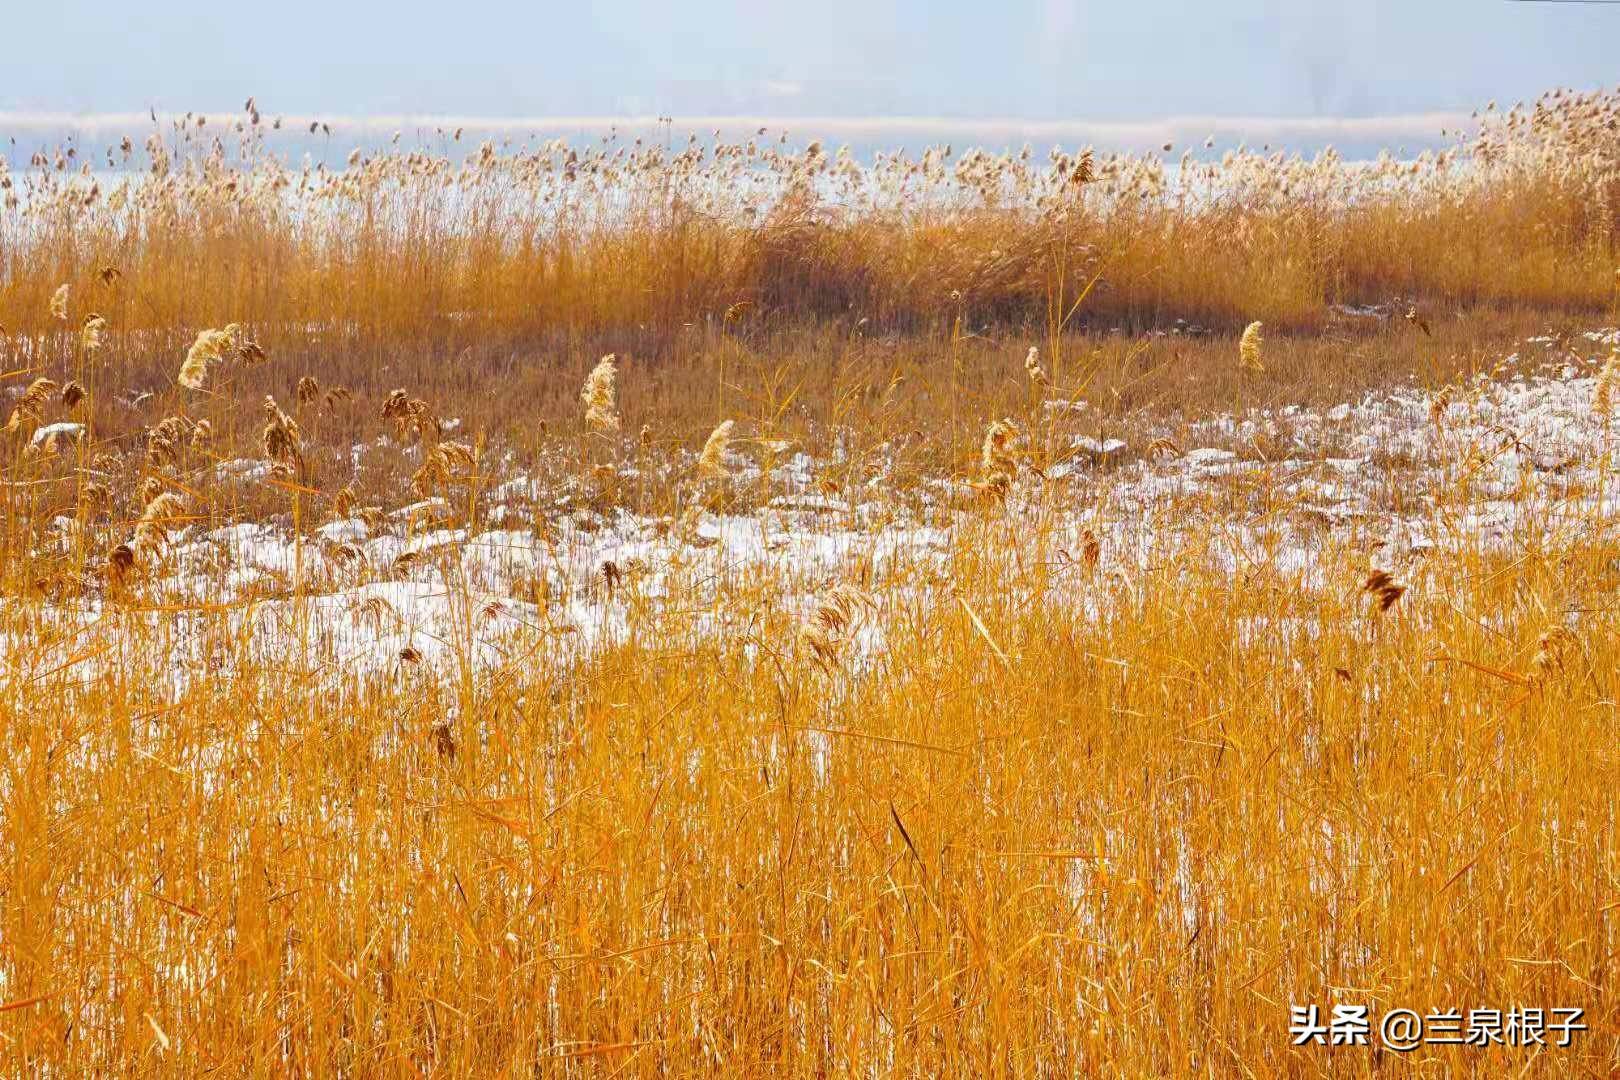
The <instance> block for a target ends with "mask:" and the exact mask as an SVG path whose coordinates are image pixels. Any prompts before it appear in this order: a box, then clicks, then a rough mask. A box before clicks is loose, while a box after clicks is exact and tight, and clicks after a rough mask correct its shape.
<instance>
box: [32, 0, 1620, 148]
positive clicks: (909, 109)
mask: <svg viewBox="0 0 1620 1080" xmlns="http://www.w3.org/2000/svg"><path fill="white" fill-rule="evenodd" d="M12 8H13V10H11V11H8V12H7V13H6V15H5V16H4V19H3V23H0V25H3V27H4V30H3V34H0V71H3V72H4V77H3V78H0V112H11V113H17V112H51V113H62V112H66V113H76V114H82V113H93V112H144V111H145V110H146V108H147V107H148V106H151V105H156V106H157V107H158V108H159V109H160V110H172V111H184V110H187V109H195V110H199V111H206V112H215V113H223V112H228V111H234V110H236V109H238V108H239V107H240V105H241V102H242V100H243V99H244V98H246V97H247V96H248V95H249V94H252V95H255V96H256V97H257V98H258V101H259V102H260V105H261V108H262V109H263V110H264V111H265V113H266V114H267V115H269V114H273V113H277V112H286V113H288V114H331V115H344V116H353V115H360V114H400V113H411V114H423V113H430V114H454V115H464V116H491V117H500V116H527V117H534V116H548V115H549V116H556V115H565V116H619V115H649V114H661V113H673V114H674V115H675V116H676V117H677V118H679V117H683V116H700V115H708V116H715V115H750V116H760V115H763V116H783V117H792V116H801V117H802V116H818V117H829V116H852V117H853V116H896V115H906V116H936V117H990V116H994V117H1022V118H1029V119H1071V118H1087V119H1094V120H1139V119H1144V118H1161V117H1169V116H1181V115H1189V114H1194V115H1244V116H1301V115H1308V116H1325V115H1339V116H1344V115H1353V116H1370V115H1389V114H1399V113H1410V112H1425V111H1432V110H1447V109H1456V108H1463V109H1467V108H1471V107H1472V106H1474V105H1476V104H1480V103H1482V102H1483V101H1485V100H1486V99H1489V98H1492V97H1495V98H1498V99H1501V100H1502V101H1503V103H1504V104H1507V103H1510V102H1511V101H1513V100H1515V99H1518V98H1527V97H1530V96H1533V95H1534V94H1536V93H1537V92H1539V91H1541V90H1543V89H1548V88H1551V87H1553V86H1556V85H1566V86H1577V87H1581V88H1592V87H1595V86H1598V85H1603V84H1609V85H1612V84H1613V83H1615V82H1616V81H1620V5H1612V6H1610V5H1598V4H1571V5H1564V4H1547V3H1513V2H1509V0H1364V2H1360V3H1329V2H1325V0H1227V2H1220V0H1204V2H1196V3H1191V2H1189V3H1171V2H1168V0H1134V2H1101V0H1096V2H1093V0H1000V2H997V0H991V2H988V3H987V2H982V0H972V2H970V0H937V2H933V3H929V2H924V0H810V2H794V3H773V2H762V0H702V2H689V3H679V2H663V0H623V2H619V3H602V4H562V3H550V2H544V3H519V2H515V0H508V2H500V0H432V2H419V0H398V2H395V3H389V4H379V3H371V2H352V0H281V2H279V3H276V2H272V3H265V4H251V3H229V2H218V0H215V2H210V3H206V4H204V3H197V2H195V0H143V2H141V3H135V4H131V3H127V2H124V0H120V2H118V3H107V2H85V0H54V2H46V3H32V4H16V5H12ZM0 134H3V132H0Z"/></svg>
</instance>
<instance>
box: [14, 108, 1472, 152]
mask: <svg viewBox="0 0 1620 1080" xmlns="http://www.w3.org/2000/svg"><path fill="white" fill-rule="evenodd" d="M188 115H190V116H192V117H194V118H195V117H198V116H201V117H204V118H206V119H207V121H208V122H209V123H210V124H214V123H219V122H224V123H228V124H229V125H231V126H232V127H234V125H235V123H236V122H237V121H239V120H242V119H244V118H245V116H246V114H245V113H243V112H240V111H237V112H229V113H207V112H198V111H194V112H192V113H189V114H187V113H179V112H159V113H157V118H158V123H159V124H160V125H161V126H163V127H165V128H168V127H170V126H172V123H173V121H176V120H180V119H183V118H184V117H186V116H188ZM261 115H263V117H264V120H263V122H262V123H261V125H260V126H261V127H262V128H264V129H265V130H269V129H270V125H271V122H272V121H273V120H274V119H277V118H279V119H280V120H281V121H282V125H283V126H282V128H281V131H282V132H283V133H285V134H288V135H298V136H302V137H303V138H306V139H307V138H309V137H310V135H309V132H308V130H307V129H308V127H309V125H310V124H311V123H314V124H326V125H328V126H329V127H331V128H332V131H331V137H332V138H334V139H335V138H341V137H343V136H345V135H355V136H357V137H360V138H367V139H374V138H377V137H384V138H391V137H392V136H393V135H394V134H395V133H396V132H398V133H405V132H412V133H414V134H417V135H418V136H420V135H422V134H423V133H425V132H428V131H432V132H435V133H437V132H445V133H449V132H452V131H454V130H455V129H458V128H459V129H462V131H463V133H464V134H466V133H469V132H470V133H473V134H503V135H511V134H514V133H518V132H525V133H530V134H532V135H534V136H536V137H538V136H540V135H543V134H552V135H555V134H558V133H559V132H562V131H569V132H588V133H590V134H592V135H605V134H608V133H609V132H610V131H616V132H621V133H623V132H629V133H632V134H643V133H652V134H664V133H666V132H667V134H668V135H670V136H671V137H674V136H675V135H681V136H684V135H685V134H686V133H688V132H694V133H697V134H699V135H700V137H704V138H707V137H709V136H710V135H712V133H713V132H714V130H715V129H717V128H718V129H719V130H720V131H721V132H722V134H723V135H724V134H725V133H726V132H727V129H745V130H746V134H747V135H748V136H753V135H755V133H757V132H758V130H759V129H760V128H765V129H766V131H767V133H768V134H771V135H774V136H779V135H781V134H783V133H784V132H785V133H789V134H790V135H791V134H793V133H799V134H802V135H803V136H804V137H805V138H819V139H839V138H853V139H860V140H866V141H871V140H875V139H881V138H885V137H897V136H903V135H905V134H907V133H912V134H918V135H928V136H934V137H945V138H951V139H955V138H967V139H972V138H984V137H991V138H1006V139H1012V140H1017V141H1030V140H1035V139H1041V140H1047V139H1053V140H1056V141H1059V142H1065V141H1068V142H1074V141H1080V142H1093V143H1109V144H1119V145H1127V146H1160V145H1162V144H1164V143H1166V142H1170V143H1173V144H1178V145H1180V144H1185V143H1188V142H1193V141H1196V142H1200V143H1201V142H1202V141H1203V140H1205V139H1206V138H1208V137H1210V136H1215V137H1217V138H1221V137H1222V136H1225V137H1227V138H1231V137H1234V136H1235V137H1239V138H1242V139H1243V140H1245V141H1253V140H1260V139H1264V140H1267V141H1286V140H1287V139H1288V138H1289V137H1296V138H1301V139H1304V140H1306V141H1310V142H1321V141H1323V140H1324V139H1325V140H1327V141H1330V142H1331V141H1334V140H1335V139H1343V140H1357V141H1365V140H1369V139H1400V138H1423V139H1425V140H1438V139H1439V138H1441V135H1442V132H1444V133H1446V134H1447V135H1450V134H1452V133H1454V132H1456V133H1460V132H1461V131H1462V130H1463V129H1464V128H1465V127H1467V126H1469V125H1471V124H1477V120H1475V119H1474V117H1472V116H1471V115H1470V114H1469V113H1468V112H1464V111H1461V110H1431V111H1425V112H1409V113H1390V114H1384V115H1377V116H1259V115H1251V116H1235V115H1219V114H1208V115H1199V114H1185V115H1179V116H1166V117H1161V118H1155V119H1147V120H1094V119H1078V118H1077V119H1069V120H1054V119H1037V118H1025V117H1016V116H1000V117H962V116H920V115H913V116H837V115H828V116H782V115H766V114H730V115H727V114H718V113H717V114H711V115H704V116H688V117H674V118H673V121H672V122H666V121H665V120H664V119H662V118H660V117H656V116H614V115H558V116H514V117H501V116H476V115H454V114H434V113H399V114H353V115H349V114H326V115H316V114H291V113H288V114H280V116H279V117H277V116H276V115H273V114H261ZM151 126H152V113H151V112H150V111H147V112H83V113H75V112H66V111H55V112H45V111H33V112H20V111H0V136H12V137H16V136H17V135H19V134H22V133H24V132H28V133H36V134H44V135H49V134H58V135H60V134H72V135H78V136H90V137H93V136H97V135H101V134H103V133H106V132H118V133H120V134H130V133H132V130H139V129H142V128H150V127H151ZM207 130H208V129H207V128H204V131H205V132H206V131H207ZM214 130H215V131H217V130H218V129H217V128H215V129H214Z"/></svg>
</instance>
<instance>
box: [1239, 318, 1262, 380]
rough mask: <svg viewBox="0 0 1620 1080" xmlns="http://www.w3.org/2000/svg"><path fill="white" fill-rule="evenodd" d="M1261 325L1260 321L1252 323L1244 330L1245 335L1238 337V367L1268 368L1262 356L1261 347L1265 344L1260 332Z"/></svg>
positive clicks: (1247, 368) (1244, 368) (1257, 369)
mask: <svg viewBox="0 0 1620 1080" xmlns="http://www.w3.org/2000/svg"><path fill="white" fill-rule="evenodd" d="M1261 326H1262V324H1261V323H1259V322H1252V323H1250V324H1249V325H1248V328H1247V329H1245V330H1244V331H1243V336H1242V337H1241V338H1239V339H1238V367H1240V368H1242V369H1243V370H1244V371H1254V372H1261V371H1265V370H1266V365H1265V363H1264V362H1263V361H1262V360H1261V358H1260V347H1261V345H1263V344H1264V339H1263V338H1262V337H1261V334H1260V331H1261Z"/></svg>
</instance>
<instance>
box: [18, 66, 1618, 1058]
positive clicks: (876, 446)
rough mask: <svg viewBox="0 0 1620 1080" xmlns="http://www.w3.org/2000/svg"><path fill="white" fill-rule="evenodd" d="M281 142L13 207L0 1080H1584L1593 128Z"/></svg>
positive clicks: (1602, 496) (1594, 937) (55, 165)
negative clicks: (1317, 136)
mask: <svg viewBox="0 0 1620 1080" xmlns="http://www.w3.org/2000/svg"><path fill="white" fill-rule="evenodd" d="M280 130H281V126H280V122H279V121H277V120H275V119H274V118H273V117H270V116H265V115H261V114H260V112H259V110H258V109H257V107H256V106H255V105H254V103H252V102H251V101H250V102H249V103H248V107H247V108H246V109H245V110H244V111H243V112H242V113H241V114H240V115H237V116H230V117H202V116H197V115H191V114H188V115H187V116H185V117H178V118H167V119H162V120H156V119H155V122H154V125H153V126H152V127H151V128H150V129H149V130H147V131H131V132H130V133H129V135H128V137H127V138H125V139H123V140H121V141H115V142H113V143H112V144H111V145H107V146H101V145H94V146H91V145H84V144H80V143H76V144H74V145H71V146H66V145H65V146H64V147H62V148H60V149H55V150H42V151H40V152H39V153H38V154H36V155H35V157H34V160H33V163H32V164H31V165H28V166H26V167H23V166H18V167H15V168H13V169H10V170H8V171H0V371H3V373H4V378H3V380H0V418H3V419H4V421H5V423H4V429H3V432H0V456H3V460H4V477H3V479H0V483H3V491H4V500H5V504H4V508H3V512H0V522H3V530H0V665H3V672H0V678H3V679H4V681H5V684H6V688H7V692H6V693H5V695H4V698H3V704H0V1075H5V1076H28V1077H36V1076H37V1077H80V1076H215V1075H220V1076H239V1075H248V1076H310V1077H326V1076H354V1077H369V1076H447V1077H486V1076H519V1075H522V1076H604V1077H609V1076H644V1075H670V1076H688V1075H710V1074H720V1075H743V1076H774V1075H781V1076H816V1077H821V1076H845V1075H861V1076H905V1077H910V1076H942V1075H951V1076H957V1075H961V1076H1020V1077H1021V1076H1054V1077H1055V1076H1093V1075H1094V1076H1131V1077H1136V1076H1193V1075H1199V1076H1256V1077H1259V1076H1274V1075H1287V1076H1316V1075H1348V1076H1363V1075H1373V1074H1378V1075H1407V1074H1414V1075H1424V1076H1443V1075H1481V1076H1507V1075H1514V1076H1519V1075H1528V1076H1570V1075H1577V1076H1579V1075H1612V1074H1613V1073H1615V1072H1616V1071H1617V1070H1620V1004H1616V1003H1615V1002H1614V1001H1613V1000H1612V999H1611V998H1610V996H1609V990H1610V987H1611V985H1612V984H1611V983H1610V981H1609V978H1610V963H1611V960H1616V961H1617V964H1620V926H1617V922H1620V853H1617V836H1616V828H1617V824H1620V822H1617V817H1620V794H1617V793H1620V751H1617V749H1616V743H1615V734H1616V724H1615V722H1616V703H1615V695H1616V691H1617V672H1620V605H1617V598H1616V596H1617V594H1616V589H1617V587H1620V535H1617V533H1616V530H1615V528H1614V522H1615V520H1616V516H1617V511H1620V475H1617V471H1616V469H1615V465H1616V461H1615V450H1616V444H1617V437H1616V436H1617V432H1616V423H1615V418H1614V412H1615V407H1616V404H1617V403H1620V271H1617V268H1620V93H1606V92H1596V93H1576V92H1572V91H1564V90H1560V91H1556V92H1552V93H1549V94H1547V95H1545V96H1544V97H1543V98H1541V99H1540V100H1538V101H1536V102H1533V103H1530V104H1529V105H1519V106H1514V107H1512V108H1501V107H1498V106H1497V105H1495V104H1494V103H1493V104H1491V105H1490V106H1489V107H1487V108H1482V109H1481V111H1480V114H1479V121H1478V125H1477V127H1476V128H1475V129H1473V130H1471V131H1469V132H1466V133H1450V134H1451V136H1452V137H1454V143H1453V144H1452V145H1451V146H1450V148H1448V149H1447V150H1445V151H1444V152H1440V153H1426V154H1424V155H1422V156H1421V157H1418V158H1415V159H1412V158H1406V157H1402V156H1399V155H1397V154H1395V153H1393V152H1392V153H1390V154H1386V155H1384V156H1383V157H1381V158H1379V159H1377V160H1375V161H1369V162H1361V161H1346V160H1342V159H1341V158H1339V157H1338V156H1337V155H1335V154H1334V153H1332V152H1331V151H1328V152H1324V153H1322V154H1320V155H1317V156H1315V157H1313V158H1310V159H1303V158H1299V157H1294V156H1289V155H1288V154H1287V153H1286V152H1283V151H1278V150H1276V149H1274V148H1269V147H1267V148H1262V149H1253V148H1241V147H1222V146H1201V145H1200V146H1191V147H1179V146H1167V147H1165V148H1164V149H1163V150H1162V151H1160V152H1158V153H1154V154H1147V155H1139V156H1119V155H1110V154H1107V153H1104V152H1102V151H1094V150H1091V149H1088V148H1077V147H1073V148H1057V149H1054V150H1052V151H1051V152H1050V153H1047V152H1046V151H1045V150H1025V151H1023V152H1020V151H1018V150H1016V149H1015V150H1013V151H1011V152H1008V153H987V152H982V151H978V150H972V149H966V148H946V147H934V148H929V149H926V150H920V151H917V152H915V153H911V154H906V153H901V152H896V153H893V154H883V155H879V156H878V157H877V158H876V159H875V160H857V159H856V157H855V156H853V155H852V154H850V153H848V152H845V151H842V150H840V149H839V148H836V147H831V146H822V145H821V144H819V143H807V144H802V145H799V144H791V145H790V144H788V143H786V142H783V141H777V140H773V139H770V138H766V137H763V136H762V137H761V138H759V139H756V140H752V141H746V142H740V143H712V142H708V141H705V140H703V139H701V138H699V137H696V136H694V137H693V139H692V140H691V141H690V142H685V143H683V142H681V141H679V140H676V141H674V142H673V143H672V144H670V145H667V146H666V145H649V144H647V143H643V142H641V141H639V140H632V139H627V138H623V137H615V136H612V135H608V136H606V137H604V138H603V139H602V140H600V141H599V142H596V143H593V144H590V145H584V146H575V147H570V146H569V145H567V144H564V143H560V142H550V143H528V144H522V145H517V144H513V145H494V144H491V143H484V144H481V145H473V144H472V142H471V140H464V139H463V138H462V137H461V133H460V132H456V131H446V132H442V133H439V135H438V136H437V137H435V138H434V139H432V140H427V141H425V142H424V143H423V145H420V146H414V147H413V146H410V145H406V144H405V143H404V142H403V141H401V142H398V143H395V144H392V145H389V146H388V147H386V148H371V149H367V148H361V149H357V150H356V151H355V153H354V154H353V155H352V156H351V157H350V158H349V159H348V162H347V165H346V166H344V167H342V168H331V169H329V168H326V167H323V166H308V167H301V166H300V165H299V164H298V163H297V162H296V161H289V160H288V159H287V157H286V155H284V154H282V153H280V152H279V151H278V149H277V146H278V141H277V140H278V138H279V132H280ZM3 134H4V133H3V132H0V135H3ZM333 138H334V139H337V140H341V139H342V138H343V132H342V131H341V130H338V131H336V132H334V133H333ZM1309 1005H1315V1006H1319V1007H1320V1008H1321V1012H1322V1015H1323V1017H1324V1018H1325V1017H1326V1016H1327V1015H1328V1014H1329V1013H1331V1011H1332V1009H1333V1007H1334V1006H1336V1005H1351V1006H1359V1005H1365V1006H1368V1007H1369V1008H1370V1011H1371V1016H1372V1018H1373V1024H1372V1036H1371V1038H1370V1039H1369V1040H1368V1042H1367V1044H1366V1045H1323V1044H1317V1043H1315V1042H1311V1041H1308V1040H1307V1041H1304V1042H1301V1041H1299V1040H1297V1039H1296V1038H1295V1037H1294V1031H1293V1020H1292V1016H1293V1010H1294V1009H1295V1007H1298V1006H1309ZM1396 1009H1410V1010H1413V1011H1414V1012H1415V1013H1417V1014H1419V1015H1422V1016H1424V1017H1426V1018H1428V1020H1429V1030H1430V1031H1431V1032H1435V1033H1439V1032H1442V1031H1444V1030H1445V1028H1444V1024H1445V1021H1444V1017H1445V1016H1446V1015H1447V1014H1449V1013H1451V1012H1457V1013H1459V1014H1460V1016H1461V1018H1462V1020H1460V1021H1459V1023H1461V1022H1463V1021H1466V1026H1467V1029H1468V1030H1469V1031H1470V1032H1472V1031H1474V1029H1475V1027H1476V1019H1478V1017H1477V1016H1476V1012H1477V1011H1481V1010H1483V1011H1486V1012H1488V1011H1492V1010H1499V1011H1500V1012H1501V1013H1503V1014H1507V1013H1508V1012H1510V1011H1514V1012H1515V1015H1516V1016H1521V1015H1522V1014H1520V1013H1519V1012H1518V1010H1523V1009H1542V1010H1545V1011H1546V1013H1547V1016H1548V1019H1549V1021H1550V1020H1551V1019H1552V1018H1553V1017H1554V1015H1555V1013H1556V1011H1558V1010H1564V1011H1565V1015H1566V1016H1567V1015H1568V1013H1567V1010H1574V1009H1578V1010H1581V1012H1580V1023H1581V1025H1584V1026H1582V1027H1580V1028H1579V1029H1576V1030H1569V1029H1568V1026H1567V1025H1566V1028H1565V1030H1564V1031H1563V1033H1562V1034H1563V1037H1562V1038H1560V1037H1559V1034H1558V1033H1557V1031H1556V1029H1555V1028H1554V1027H1552V1025H1551V1024H1549V1027H1548V1029H1547V1031H1546V1033H1545V1038H1544V1039H1543V1040H1541V1041H1540V1042H1534V1041H1528V1040H1525V1039H1517V1040H1515V1039H1513V1038H1509V1037H1504V1036H1503V1035H1502V1034H1501V1033H1500V1032H1499V1033H1498V1035H1497V1037H1494V1038H1493V1037H1492V1036H1491V1033H1490V1031H1489V1030H1488V1029H1487V1030H1486V1033H1485V1034H1484V1035H1481V1036H1478V1037H1477V1038H1476V1037H1474V1036H1473V1035H1470V1036H1469V1037H1468V1038H1466V1039H1465V1038H1464V1037H1463V1036H1462V1035H1461V1034H1459V1035H1458V1037H1457V1038H1456V1039H1454V1040H1447V1039H1441V1038H1431V1039H1429V1040H1427V1041H1424V1042H1423V1043H1422V1044H1421V1045H1418V1046H1416V1047H1413V1048H1410V1049H1399V1048H1395V1047H1393V1046H1392V1045H1390V1044H1389V1042H1388V1040H1384V1039H1380V1037H1379V1036H1380V1029H1379V1024H1378V1020H1379V1018H1380V1017H1382V1016H1384V1015H1386V1014H1387V1013H1389V1012H1390V1011H1391V1010H1396ZM1437 1016H1438V1017H1440V1019H1435V1018H1436V1017H1437ZM1324 1022H1325V1020H1324Z"/></svg>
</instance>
